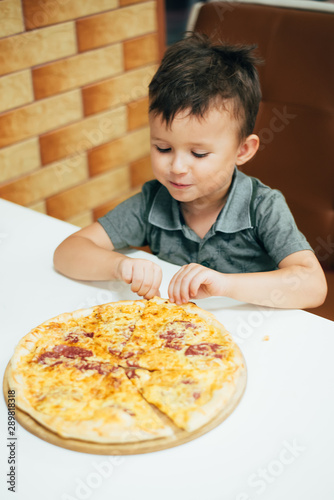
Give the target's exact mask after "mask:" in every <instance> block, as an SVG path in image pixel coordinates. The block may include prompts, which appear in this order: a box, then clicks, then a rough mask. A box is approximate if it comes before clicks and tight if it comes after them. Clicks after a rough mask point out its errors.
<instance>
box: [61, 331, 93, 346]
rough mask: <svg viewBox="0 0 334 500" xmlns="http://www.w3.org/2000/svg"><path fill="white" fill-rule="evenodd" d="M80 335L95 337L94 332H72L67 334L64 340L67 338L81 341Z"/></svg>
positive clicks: (67, 340) (67, 339)
mask: <svg viewBox="0 0 334 500" xmlns="http://www.w3.org/2000/svg"><path fill="white" fill-rule="evenodd" d="M80 336H84V337H89V338H90V339H92V338H93V337H94V332H70V333H68V334H67V335H66V337H65V339H64V340H66V342H71V343H72V344H76V343H77V342H79V337H80Z"/></svg>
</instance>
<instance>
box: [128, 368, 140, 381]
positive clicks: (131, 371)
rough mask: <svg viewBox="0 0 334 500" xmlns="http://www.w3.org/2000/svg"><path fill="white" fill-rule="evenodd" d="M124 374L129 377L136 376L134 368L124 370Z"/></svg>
mask: <svg viewBox="0 0 334 500" xmlns="http://www.w3.org/2000/svg"><path fill="white" fill-rule="evenodd" d="M125 373H126V376H127V377H128V378H129V379H131V378H138V375H137V373H136V370H131V369H129V370H125Z"/></svg>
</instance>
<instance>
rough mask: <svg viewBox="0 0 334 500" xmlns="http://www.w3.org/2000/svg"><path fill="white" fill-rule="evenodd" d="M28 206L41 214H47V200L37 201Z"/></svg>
mask: <svg viewBox="0 0 334 500" xmlns="http://www.w3.org/2000/svg"><path fill="white" fill-rule="evenodd" d="M28 208H30V209H31V210H35V212H39V213H40V214H46V203H45V200H43V201H37V202H36V203H33V204H32V205H29V206H28Z"/></svg>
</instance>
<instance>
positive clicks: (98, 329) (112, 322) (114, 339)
mask: <svg viewBox="0 0 334 500" xmlns="http://www.w3.org/2000/svg"><path fill="white" fill-rule="evenodd" d="M145 303H146V301H145V300H136V301H131V300H125V301H119V302H111V303H108V304H103V305H99V306H95V307H94V308H92V309H91V310H87V311H88V314H87V313H86V310H81V311H76V312H75V313H73V316H74V318H75V319H76V321H77V323H78V327H81V328H84V329H87V328H88V329H91V331H92V332H94V344H95V345H96V346H97V345H98V346H100V348H101V353H100V354H101V355H102V352H104V353H105V356H106V357H107V358H108V359H112V360H113V362H115V363H117V361H118V356H119V355H120V354H121V352H122V350H123V348H124V346H125V345H126V343H127V341H128V340H129V339H130V337H131V336H132V334H133V331H134V329H135V325H136V322H137V321H138V320H139V319H140V317H141V315H142V312H143V310H144V308H145Z"/></svg>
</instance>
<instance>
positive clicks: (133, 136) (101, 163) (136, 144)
mask: <svg viewBox="0 0 334 500" xmlns="http://www.w3.org/2000/svg"><path fill="white" fill-rule="evenodd" d="M149 151H150V132H149V128H148V127H146V128H144V129H141V130H138V131H136V132H132V133H130V134H127V135H125V136H123V137H121V138H120V139H116V140H115V141H112V142H110V143H109V144H106V145H104V146H100V147H98V148H95V149H93V150H92V151H90V152H89V153H88V164H89V172H90V175H92V176H94V175H98V174H100V173H102V172H105V171H106V170H110V169H112V168H115V167H117V166H118V165H121V164H122V163H128V162H130V161H134V160H137V159H138V158H142V157H143V156H146V155H147V154H149Z"/></svg>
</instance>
